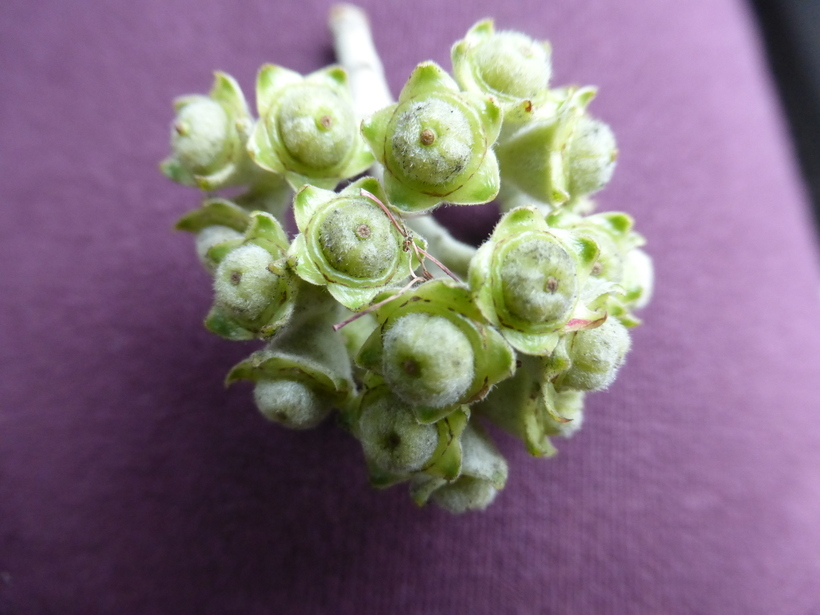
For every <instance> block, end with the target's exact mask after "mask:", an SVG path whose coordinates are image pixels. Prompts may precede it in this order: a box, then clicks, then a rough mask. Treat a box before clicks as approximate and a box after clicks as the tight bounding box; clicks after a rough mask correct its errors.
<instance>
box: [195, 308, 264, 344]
mask: <svg viewBox="0 0 820 615" xmlns="http://www.w3.org/2000/svg"><path fill="white" fill-rule="evenodd" d="M204 324H205V328H206V329H208V331H210V332H211V333H215V334H216V335H218V336H220V337H224V338H225V339H229V340H233V341H245V340H252V339H255V338H256V334H255V333H253V332H252V331H249V330H248V329H245V328H244V327H242V326H241V325H239V324H238V323H237V322H236V321H235V320H234V319H233V318H231V317H230V316H228V315H227V314H225V313H224V312H223V311H222V310H221V309H220V308H219V306H216V305H215V306H213V307H212V308H211V310H210V311H209V312H208V315H207V316H206V317H205V322H204Z"/></svg>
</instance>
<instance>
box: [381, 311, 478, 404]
mask: <svg viewBox="0 0 820 615" xmlns="http://www.w3.org/2000/svg"><path fill="white" fill-rule="evenodd" d="M383 361H384V365H383V369H384V377H385V380H386V381H387V383H388V384H389V385H390V388H391V389H392V390H393V392H394V393H395V394H396V395H398V396H399V397H400V398H401V399H402V400H404V401H406V402H407V403H409V404H414V405H421V406H430V407H432V408H443V407H444V406H448V405H450V404H454V403H456V402H457V401H458V400H459V398H460V397H461V396H462V395H464V393H465V392H466V391H467V389H468V388H469V387H470V385H471V384H472V382H473V377H474V375H475V354H474V353H473V348H472V346H471V344H470V340H468V339H467V336H466V335H464V333H463V332H462V331H461V330H460V329H459V328H458V327H457V326H456V325H455V324H453V323H452V322H450V321H449V320H448V319H447V318H445V317H444V316H436V315H433V314H425V313H421V312H416V313H412V314H407V315H405V316H402V317H401V318H399V319H398V320H397V321H396V322H395V323H394V324H393V326H392V327H390V329H388V330H387V332H386V333H385V335H384V359H383Z"/></svg>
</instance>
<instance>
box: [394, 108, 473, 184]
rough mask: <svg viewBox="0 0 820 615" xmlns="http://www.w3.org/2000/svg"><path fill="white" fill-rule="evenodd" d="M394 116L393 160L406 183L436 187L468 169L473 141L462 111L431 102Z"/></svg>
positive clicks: (407, 109)
mask: <svg viewBox="0 0 820 615" xmlns="http://www.w3.org/2000/svg"><path fill="white" fill-rule="evenodd" d="M397 115H398V117H397V118H396V120H395V122H396V124H395V133H394V134H393V139H392V146H393V156H394V157H395V159H396V162H397V163H398V164H399V166H400V167H401V170H402V172H403V173H404V174H405V175H406V176H407V177H408V178H409V179H411V180H413V181H416V182H419V183H422V184H426V185H428V186H438V185H442V184H446V183H447V182H448V181H450V180H451V179H453V178H454V177H455V176H457V175H458V174H459V173H460V172H461V171H462V170H463V169H464V167H465V166H467V163H468V162H469V161H470V158H471V156H472V153H473V141H474V137H473V129H472V127H471V126H470V123H469V121H468V120H467V118H466V117H465V116H464V111H463V110H461V109H459V108H458V107H456V106H455V105H453V104H451V103H449V102H447V101H444V100H439V99H436V98H431V99H429V100H424V101H420V102H415V103H411V104H409V105H407V106H406V108H400V110H399V111H398V113H397ZM425 131H430V132H425ZM422 133H424V135H422ZM425 137H426V138H427V139H431V140H430V142H429V143H427V144H423V143H422V139H423V138H425Z"/></svg>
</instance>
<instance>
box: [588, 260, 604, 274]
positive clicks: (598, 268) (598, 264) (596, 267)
mask: <svg viewBox="0 0 820 615" xmlns="http://www.w3.org/2000/svg"><path fill="white" fill-rule="evenodd" d="M602 270H603V266H602V265H601V262H600V261H597V262H596V263H595V264H594V265H593V266H592V271H590V273H591V274H592V275H600V274H601V271H602Z"/></svg>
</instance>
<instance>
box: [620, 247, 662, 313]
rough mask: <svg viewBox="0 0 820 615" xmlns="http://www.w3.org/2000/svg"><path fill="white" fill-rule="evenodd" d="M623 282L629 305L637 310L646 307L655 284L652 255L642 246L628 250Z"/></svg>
mask: <svg viewBox="0 0 820 615" xmlns="http://www.w3.org/2000/svg"><path fill="white" fill-rule="evenodd" d="M622 284H623V286H624V288H625V289H626V291H627V295H626V296H627V300H628V302H629V303H628V305H629V306H630V307H632V308H634V309H636V310H640V309H642V308H645V307H646V306H647V305H648V304H649V301H650V300H651V299H652V290H653V287H654V285H655V270H654V266H653V264H652V257H651V256H649V255H648V254H647V253H646V252H644V251H643V250H641V249H640V248H633V249H632V250H630V251H629V252H627V253H626V263H625V265H624V278H623V282H622Z"/></svg>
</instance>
